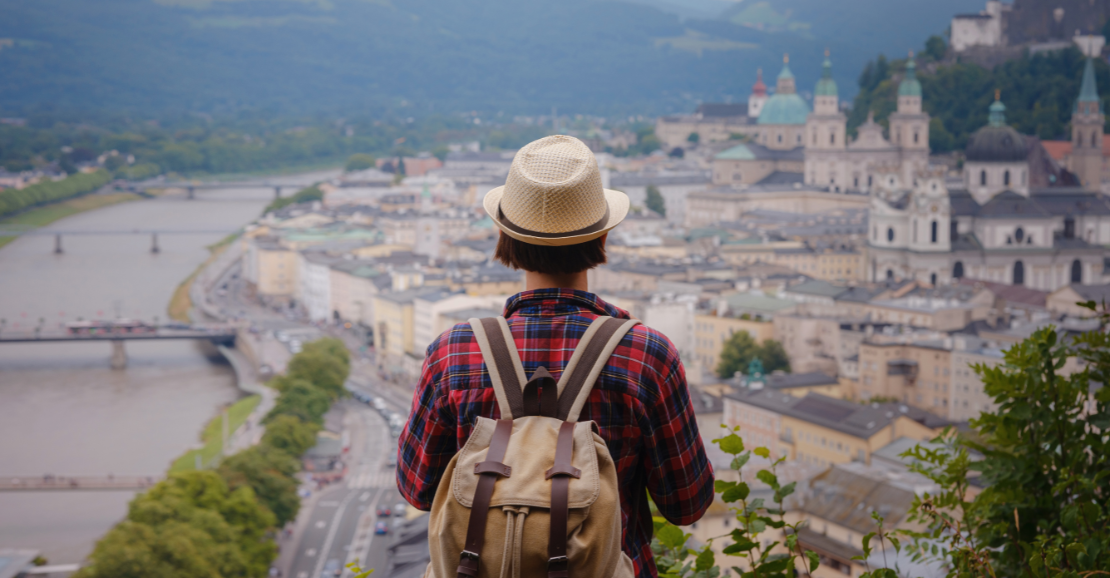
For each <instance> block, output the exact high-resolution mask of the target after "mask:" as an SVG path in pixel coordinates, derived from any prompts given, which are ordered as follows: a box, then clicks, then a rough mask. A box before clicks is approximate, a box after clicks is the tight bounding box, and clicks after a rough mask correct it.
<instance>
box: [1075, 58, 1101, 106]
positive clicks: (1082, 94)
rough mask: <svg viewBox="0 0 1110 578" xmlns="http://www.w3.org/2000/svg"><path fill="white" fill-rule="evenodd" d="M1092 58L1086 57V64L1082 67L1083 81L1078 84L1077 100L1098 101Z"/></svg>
mask: <svg viewBox="0 0 1110 578" xmlns="http://www.w3.org/2000/svg"><path fill="white" fill-rule="evenodd" d="M1093 62H1094V61H1093V60H1092V59H1090V58H1088V59H1087V66H1085V67H1084V68H1083V82H1082V84H1080V85H1079V100H1078V102H1098V101H1099V100H1098V83H1096V82H1095V67H1094V64H1093Z"/></svg>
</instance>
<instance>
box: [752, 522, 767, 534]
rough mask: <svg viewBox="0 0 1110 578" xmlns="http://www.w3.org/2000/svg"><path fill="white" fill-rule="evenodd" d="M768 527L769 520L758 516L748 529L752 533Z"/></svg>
mask: <svg viewBox="0 0 1110 578" xmlns="http://www.w3.org/2000/svg"><path fill="white" fill-rule="evenodd" d="M766 528H767V522H764V521H763V520H760V519H759V518H756V519H754V520H752V521H751V523H749V524H748V531H749V532H751V533H752V534H758V533H760V532H762V531H763V530H765V529H766Z"/></svg>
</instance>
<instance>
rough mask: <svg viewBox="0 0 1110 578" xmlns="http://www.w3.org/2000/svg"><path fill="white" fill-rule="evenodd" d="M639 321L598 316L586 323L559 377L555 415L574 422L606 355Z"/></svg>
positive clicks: (592, 386)
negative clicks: (586, 326) (576, 345)
mask: <svg viewBox="0 0 1110 578" xmlns="http://www.w3.org/2000/svg"><path fill="white" fill-rule="evenodd" d="M639 323H640V322H639V321H636V320H635V319H616V318H613V317H598V318H597V319H595V320H594V322H593V323H591V324H590V326H589V328H587V329H586V333H585V334H584V335H583V336H582V340H581V341H579V342H578V347H576V348H575V349H574V354H573V355H571V357H570V362H569V363H568V364H567V366H566V368H565V369H563V374H562V375H561V376H560V377H559V410H558V412H557V413H556V414H555V417H557V418H559V419H561V420H563V421H569V422H576V421H578V414H580V413H581V412H582V408H583V407H584V406H585V405H586V399H587V398H588V397H590V392H591V391H593V388H594V382H595V381H597V377H598V376H599V375H601V370H602V369H603V368H604V367H605V364H606V363H608V361H609V357H610V356H611V355H613V351H614V350H615V349H616V348H617V345H618V344H620V342H621V339H624V336H625V334H626V333H628V331H629V330H630V329H632V328H633V327H634V326H636V325H637V324H639Z"/></svg>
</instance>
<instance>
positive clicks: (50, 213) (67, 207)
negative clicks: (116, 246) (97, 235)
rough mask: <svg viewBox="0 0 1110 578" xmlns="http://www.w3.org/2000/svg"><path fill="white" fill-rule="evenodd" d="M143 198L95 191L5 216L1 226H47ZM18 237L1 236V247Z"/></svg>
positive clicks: (127, 194)
mask: <svg viewBox="0 0 1110 578" xmlns="http://www.w3.org/2000/svg"><path fill="white" fill-rule="evenodd" d="M141 198H142V197H141V196H139V195H136V194H135V193H105V194H102V195H101V194H95V193H93V194H88V195H84V196H81V197H77V198H75V199H67V200H65V201H58V202H56V203H50V204H49V205H44V206H42V207H36V208H34V209H29V210H27V211H24V212H22V213H19V214H16V215H12V216H10V217H5V218H3V219H0V226H3V225H8V226H20V227H27V228H32V227H45V226H46V225H49V224H50V223H53V222H54V221H57V220H59V219H64V218H66V217H71V216H73V215H76V214H78V213H84V212H85V211H92V210H95V209H100V208H102V207H108V206H111V205H117V204H119V203H127V202H130V201H137V200H139V199H141ZM18 238H19V237H0V247H3V246H4V245H7V244H8V243H11V242H12V241H14V240H16V239H18Z"/></svg>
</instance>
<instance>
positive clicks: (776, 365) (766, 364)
mask: <svg viewBox="0 0 1110 578" xmlns="http://www.w3.org/2000/svg"><path fill="white" fill-rule="evenodd" d="M757 355H758V356H759V360H760V361H762V362H763V369H764V371H766V372H767V373H770V372H772V371H779V370H781V371H785V372H787V373H789V372H790V356H789V355H787V354H786V349H784V348H783V346H782V343H779V342H778V341H775V340H774V339H765V340H764V341H763V344H762V345H760V346H759V353H758V354H757Z"/></svg>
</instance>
